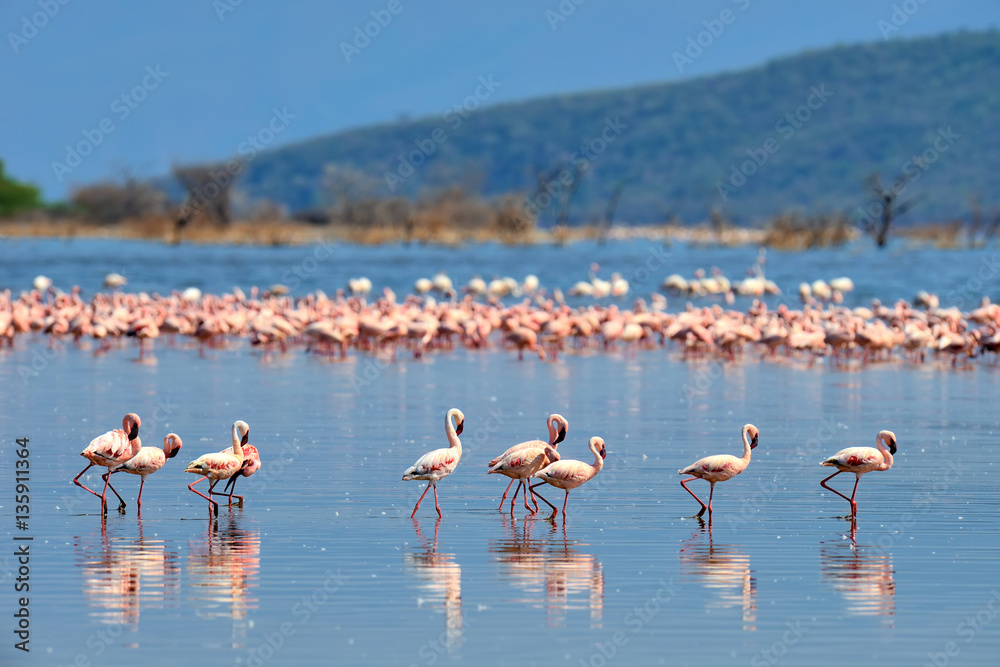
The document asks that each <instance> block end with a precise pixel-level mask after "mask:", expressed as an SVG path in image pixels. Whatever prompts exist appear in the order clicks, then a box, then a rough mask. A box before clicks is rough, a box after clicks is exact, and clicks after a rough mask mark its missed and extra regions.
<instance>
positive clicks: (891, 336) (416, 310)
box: [0, 270, 1000, 465]
mask: <svg viewBox="0 0 1000 667" xmlns="http://www.w3.org/2000/svg"><path fill="white" fill-rule="evenodd" d="M758 274H759V275H758ZM758 274H754V275H751V276H750V277H748V278H747V279H745V280H743V281H740V282H737V283H734V282H730V281H729V280H728V279H727V278H725V276H723V275H722V274H721V272H719V271H717V270H716V271H713V274H712V275H705V273H704V272H703V271H699V272H697V275H696V276H695V277H693V278H691V279H686V278H683V277H681V276H679V275H672V276H669V277H667V279H666V280H665V281H664V283H663V289H664V291H666V292H667V293H668V294H674V295H677V296H679V297H681V298H684V299H691V298H698V297H703V296H708V297H712V296H716V297H718V298H719V299H722V300H724V301H725V303H720V302H716V303H714V304H712V305H707V306H700V307H696V306H695V305H693V304H692V303H691V302H690V301H688V302H687V303H686V306H685V307H684V309H683V310H680V311H679V312H668V311H667V297H666V296H664V295H663V294H660V293H653V294H652V295H651V297H650V300H649V301H648V302H647V301H646V300H645V299H642V298H639V299H635V300H634V302H633V303H632V305H631V307H628V306H626V305H625V303H624V300H625V299H627V298H628V294H629V285H628V282H627V281H625V280H624V279H623V278H622V277H621V276H618V275H617V274H616V275H615V276H612V279H611V280H608V281H605V280H602V279H600V278H598V277H597V276H596V275H592V278H591V280H590V281H581V282H579V283H577V284H576V285H574V286H573V288H571V289H570V290H569V293H570V294H571V295H577V296H578V297H597V298H606V299H608V300H617V302H613V303H608V302H605V303H590V304H586V305H579V306H576V307H571V306H570V305H568V304H567V303H566V301H565V297H564V295H563V293H562V292H561V291H560V290H559V289H554V290H552V291H551V292H549V291H547V290H545V289H544V288H542V287H540V286H539V285H538V279H537V278H535V277H534V276H528V277H527V278H526V279H525V280H524V281H523V282H518V281H516V280H514V279H495V280H493V281H491V282H489V283H487V282H486V281H484V280H482V279H478V278H477V279H473V280H472V281H470V282H469V284H468V285H467V286H465V287H464V288H462V289H461V290H456V289H455V288H454V286H453V284H452V281H451V279H450V278H448V277H447V276H446V275H444V274H438V275H437V276H435V277H434V278H433V279H430V278H424V279H421V280H418V281H417V284H416V285H415V286H414V289H415V292H416V294H413V295H408V296H405V297H403V298H401V299H399V298H397V295H396V294H395V293H393V292H392V291H391V290H389V289H388V288H386V289H384V290H383V292H382V295H381V296H380V297H379V298H377V299H375V300H369V299H370V298H369V296H368V293H369V292H370V291H371V289H372V285H371V281H370V280H368V279H367V278H352V279H351V280H350V281H349V287H348V289H347V290H338V291H337V293H336V294H335V295H334V296H333V297H329V296H327V295H326V294H324V293H323V292H320V291H317V292H314V293H312V294H309V295H307V296H304V297H299V298H293V297H291V296H289V295H288V294H287V291H288V290H287V288H285V287H283V286H281V285H274V286H272V287H271V288H270V289H268V290H263V291H261V290H259V289H258V288H256V287H255V288H252V289H251V290H250V293H249V294H247V293H244V292H243V291H242V290H241V289H239V288H234V289H233V291H232V292H229V293H226V294H221V295H212V294H202V293H201V291H200V290H198V289H196V288H188V289H186V290H184V291H175V292H173V293H171V294H170V295H166V296H163V295H159V294H146V293H125V292H120V291H110V292H101V293H97V294H95V295H94V296H93V297H91V298H90V299H89V300H88V299H84V298H83V296H82V291H81V290H80V289H79V288H73V289H72V290H71V291H70V292H69V293H62V292H58V291H57V290H55V288H54V287H53V286H52V284H51V281H50V280H48V279H47V278H45V277H44V276H39V277H38V278H37V279H36V280H35V289H33V290H30V291H25V292H22V293H21V294H20V295H19V296H16V297H15V296H13V295H12V294H11V292H10V291H9V290H8V291H5V292H0V345H2V344H3V343H6V344H8V345H10V346H13V345H14V342H15V339H16V338H18V337H19V336H26V335H30V334H32V333H34V334H36V335H37V334H47V335H48V336H50V345H52V346H56V345H58V344H59V341H62V340H72V341H73V343H74V344H76V345H77V346H86V344H85V342H84V341H86V340H89V339H93V340H95V341H97V342H98V348H97V351H98V352H101V351H107V350H109V349H110V348H112V347H115V346H120V345H121V344H122V342H121V341H123V340H124V339H125V338H126V337H131V338H134V339H136V341H137V343H138V351H139V356H140V357H142V356H144V355H145V354H146V352H147V349H148V348H149V347H150V346H151V345H152V341H153V340H155V339H157V338H165V339H166V340H167V344H168V345H171V344H175V343H176V341H177V340H178V339H179V338H182V337H183V338H188V339H193V340H194V341H197V344H198V347H199V349H200V350H201V351H202V352H204V350H205V349H206V348H218V347H226V346H228V345H231V344H233V343H234V342H236V341H239V340H246V341H249V343H250V345H251V346H254V347H258V348H262V349H264V350H268V351H270V350H274V349H280V350H282V351H287V350H288V348H289V346H301V347H304V349H305V350H306V351H308V352H310V353H312V354H314V355H316V356H318V357H322V358H326V359H331V360H333V359H342V358H344V357H346V355H347V353H348V350H354V351H357V352H359V353H368V354H376V355H379V356H380V357H384V358H393V359H395V358H396V357H397V354H398V352H399V351H401V350H405V351H407V352H409V353H410V354H412V356H413V357H415V358H417V357H421V356H422V355H424V354H426V353H431V352H440V351H447V350H451V349H454V348H455V346H456V345H461V346H463V347H465V348H467V349H486V348H491V347H495V346H496V345H498V344H499V345H500V346H501V347H502V348H505V349H508V350H511V351H514V350H516V351H517V354H518V357H519V358H522V359H523V357H524V354H525V352H527V353H529V354H533V355H537V356H538V358H539V359H544V360H555V359H558V357H559V355H560V354H561V353H564V352H570V353H574V354H580V353H587V352H588V351H616V350H621V351H624V354H625V355H626V356H630V355H634V354H635V353H636V351H637V350H640V349H645V350H651V349H657V348H659V347H662V346H665V345H666V344H667V342H668V341H669V342H670V343H671V345H672V346H674V347H675V349H678V350H680V351H681V352H682V353H683V356H684V357H685V358H705V357H715V358H719V359H724V360H736V359H738V358H743V357H746V356H747V355H748V354H757V355H759V356H760V357H761V358H764V359H771V360H778V359H788V358H792V359H800V360H803V361H805V362H807V363H809V364H812V363H814V362H815V361H816V360H817V359H820V358H826V359H827V360H828V361H829V363H831V364H834V365H842V364H851V363H869V362H876V361H886V360H890V359H898V360H904V361H908V362H911V363H921V362H923V361H925V360H926V359H927V358H928V357H930V358H937V359H942V360H944V361H946V362H950V363H952V364H953V365H959V364H962V365H968V364H969V360H970V359H973V358H977V357H985V356H988V355H990V354H992V357H991V358H992V360H993V361H994V363H995V362H996V361H997V360H998V358H1000V304H994V303H991V302H990V301H989V298H988V297H984V298H983V300H982V304H981V305H980V306H979V307H978V308H975V309H973V310H971V311H969V312H963V311H961V310H960V309H959V308H956V307H949V308H942V307H941V306H940V303H939V299H938V298H937V297H936V296H934V295H932V294H927V293H919V294H918V295H917V297H916V298H915V299H914V302H913V303H909V302H907V301H904V300H900V301H897V302H896V303H894V304H892V305H891V306H890V305H883V304H882V303H880V302H879V301H877V300H876V301H873V302H872V303H871V305H870V306H861V307H856V308H847V307H845V306H843V305H841V302H842V301H843V294H844V293H845V292H847V291H850V290H852V289H853V287H854V285H853V282H852V281H851V280H850V279H849V278H837V279H832V280H830V281H829V282H827V281H822V280H817V281H814V282H812V283H803V284H802V285H801V286H800V290H799V291H800V297H801V300H802V306H801V308H798V307H790V306H789V305H788V304H784V303H783V304H781V305H779V306H778V307H777V308H769V307H768V306H767V304H766V303H765V302H764V301H763V300H761V299H762V298H763V297H765V295H768V294H775V293H778V292H779V290H777V286H775V285H774V284H773V282H771V281H769V280H766V279H764V278H763V275H762V272H759V271H758ZM123 280H124V278H122V277H121V276H117V274H112V275H111V276H109V277H108V279H107V280H106V281H105V284H106V285H108V286H111V287H112V288H117V287H120V286H121V285H122V284H123V282H122V281H123ZM736 296H740V297H745V298H747V299H749V305H748V307H747V308H746V310H745V311H743V310H736V309H732V308H729V307H728V306H729V304H731V303H733V301H734V300H735V298H736ZM504 300H507V303H505V302H504ZM88 347H89V346H88ZM97 465H100V464H99V463H98V464H97Z"/></svg>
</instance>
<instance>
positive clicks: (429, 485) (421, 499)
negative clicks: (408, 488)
mask: <svg viewBox="0 0 1000 667" xmlns="http://www.w3.org/2000/svg"><path fill="white" fill-rule="evenodd" d="M431 484H432V482H427V488H426V489H424V492H423V493H421V494H420V499H419V500H417V504H416V505H415V506H414V507H413V514H411V515H410V518H411V519H412V518H413V517H414V515H415V514H416V513H417V510H418V509H420V503H422V502H423V501H424V496H426V495H427V492H428V491H430V490H431ZM434 495H437V491H434ZM438 513H440V511H439V512H438Z"/></svg>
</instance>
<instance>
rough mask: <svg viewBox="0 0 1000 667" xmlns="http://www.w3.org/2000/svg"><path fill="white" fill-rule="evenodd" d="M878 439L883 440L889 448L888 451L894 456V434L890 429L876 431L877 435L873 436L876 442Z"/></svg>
mask: <svg viewBox="0 0 1000 667" xmlns="http://www.w3.org/2000/svg"><path fill="white" fill-rule="evenodd" d="M879 440H881V441H882V442H884V443H885V446H886V447H888V448H889V453H890V454H892V455H894V456H895V454H896V434H895V433H893V432H892V431H879V432H878V437H877V438H875V441H876V442H878V441H879Z"/></svg>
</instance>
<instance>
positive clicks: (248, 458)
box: [208, 445, 260, 507]
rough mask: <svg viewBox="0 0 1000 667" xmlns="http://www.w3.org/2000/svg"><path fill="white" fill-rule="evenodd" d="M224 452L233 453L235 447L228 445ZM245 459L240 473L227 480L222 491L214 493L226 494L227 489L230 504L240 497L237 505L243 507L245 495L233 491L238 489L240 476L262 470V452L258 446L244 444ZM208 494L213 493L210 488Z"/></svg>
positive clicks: (247, 475)
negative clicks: (237, 483)
mask: <svg viewBox="0 0 1000 667" xmlns="http://www.w3.org/2000/svg"><path fill="white" fill-rule="evenodd" d="M222 452H223V453H227V452H228V453H229V454H232V453H233V448H232V447H226V448H225V449H223V450H222ZM243 459H244V461H245V462H244V464H243V467H242V468H240V471H239V472H238V473H236V474H235V475H233V476H232V477H230V478H229V479H228V480H227V481H226V486H225V488H224V489H222V493H216V494H214V495H217V496H222V495H226V491H229V503H228V504H229V505H232V504H233V498H238V499H239V503H238V504H237V505H236V506H237V507H243V496H234V495H233V491H235V490H236V480H238V479H239V478H240V477H249V476H250V475H252V474H254V473H255V472H257V471H258V470H260V452H259V451H257V448H256V447H254V446H253V445H243ZM208 495H210V496H211V495H213V493H212V491H211V489H209V493H208Z"/></svg>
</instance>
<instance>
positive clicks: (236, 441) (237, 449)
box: [233, 426, 243, 460]
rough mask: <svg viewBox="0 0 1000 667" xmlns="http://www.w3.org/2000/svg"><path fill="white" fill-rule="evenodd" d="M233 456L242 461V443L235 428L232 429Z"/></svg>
mask: <svg viewBox="0 0 1000 667" xmlns="http://www.w3.org/2000/svg"><path fill="white" fill-rule="evenodd" d="M233 456H235V457H236V458H238V459H240V460H242V459H243V443H242V440H241V438H240V432H239V430H238V429H237V428H236V427H235V426H234V427H233Z"/></svg>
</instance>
